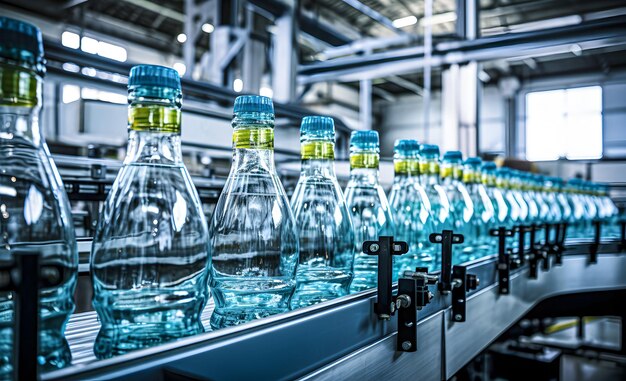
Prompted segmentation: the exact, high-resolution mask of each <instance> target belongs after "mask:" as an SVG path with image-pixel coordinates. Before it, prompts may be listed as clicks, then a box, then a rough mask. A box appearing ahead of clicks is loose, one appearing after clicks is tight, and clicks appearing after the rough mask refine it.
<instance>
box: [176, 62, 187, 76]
mask: <svg viewBox="0 0 626 381" xmlns="http://www.w3.org/2000/svg"><path fill="white" fill-rule="evenodd" d="M174 70H176V71H177V72H178V75H180V76H181V77H182V76H183V75H185V73H186V72H187V66H185V64H184V63H182V62H176V63H174Z"/></svg>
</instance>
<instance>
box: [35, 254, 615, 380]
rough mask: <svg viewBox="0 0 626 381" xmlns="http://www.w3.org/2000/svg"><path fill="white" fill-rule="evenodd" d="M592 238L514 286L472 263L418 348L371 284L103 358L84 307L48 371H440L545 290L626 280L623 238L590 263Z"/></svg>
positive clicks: (422, 316) (434, 375) (69, 376)
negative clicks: (464, 288)
mask: <svg viewBox="0 0 626 381" xmlns="http://www.w3.org/2000/svg"><path fill="white" fill-rule="evenodd" d="M588 247H589V245H588V244H581V243H578V244H575V245H572V244H571V243H570V245H569V246H568V251H567V254H566V255H565V256H564V258H563V266H560V267H552V268H551V269H550V270H549V271H548V272H543V271H541V272H540V274H539V279H536V280H534V279H529V278H528V277H527V272H528V268H527V267H523V268H520V269H517V270H515V271H514V272H513V273H512V274H511V295H506V296H500V295H498V292H497V285H496V263H495V258H493V257H490V258H486V259H483V260H480V261H476V262H475V263H471V264H468V272H471V273H474V274H477V275H478V276H479V278H480V279H481V284H480V286H479V288H478V289H477V290H476V291H473V292H471V293H470V296H469V298H468V301H467V321H466V322H464V323H452V321H451V318H450V307H449V306H450V300H449V299H450V297H449V296H447V297H444V296H442V295H440V294H439V293H435V294H436V295H435V298H434V300H433V301H432V302H431V303H430V304H429V305H428V306H426V307H425V308H424V309H423V310H422V311H420V313H419V323H418V351H417V352H413V353H399V352H396V351H395V346H396V343H395V330H396V324H397V323H396V319H395V318H392V320H391V321H388V322H385V321H379V320H378V319H377V317H376V316H375V315H374V313H373V304H374V303H375V301H376V292H375V290H369V291H364V292H361V293H359V294H354V295H350V296H348V297H345V298H342V299H340V300H334V301H331V302H327V303H323V304H320V305H317V306H312V307H308V308H304V309H300V310H297V311H292V312H289V313H286V314H283V315H279V316H274V317H271V318H267V319H262V320H258V321H255V322H251V323H248V324H245V325H243V326H239V327H233V328H228V329H224V330H220V331H214V332H207V333H204V334H201V335H197V336H194V337H190V338H185V339H182V340H179V341H177V342H174V343H169V344H166V345H162V346H159V347H155V348H150V349H146V350H141V351H136V352H133V353H129V354H127V355H124V356H119V357H116V358H113V359H108V360H102V361H93V360H91V357H89V356H86V355H84V356H83V357H79V355H80V354H83V353H86V352H87V351H88V350H89V340H88V337H89V335H90V334H91V335H93V334H95V332H96V331H97V323H95V321H94V319H93V316H94V315H93V314H90V315H88V314H83V315H81V316H77V317H74V318H73V319H72V323H71V326H68V339H69V341H70V343H71V346H72V350H73V351H76V352H75V355H76V356H77V358H76V361H75V365H73V366H71V367H69V368H66V369H62V370H59V371H55V372H51V373H48V374H45V375H43V379H44V380H77V379H94V378H97V379H116V380H124V379H150V380H167V379H169V377H166V376H165V374H166V373H165V371H167V372H170V373H174V374H178V375H182V376H186V377H191V378H192V379H198V380H202V379H207V380H209V379H210V380H235V379H254V380H279V379H297V378H300V379H305V380H312V379H321V380H337V379H347V378H350V379H377V378H379V379H387V380H392V379H420V380H441V379H442V378H448V377H450V376H452V375H453V374H454V373H455V372H456V371H458V370H459V369H460V368H461V367H462V366H463V365H465V364H466V363H467V362H469V361H470V360H471V359H472V358H473V357H475V356H476V354H478V353H480V351H482V350H483V349H484V348H485V347H486V346H487V345H489V343H491V342H492V341H493V340H495V339H496V338H497V337H498V336H499V335H500V334H502V333H503V332H504V331H505V330H506V329H507V328H508V327H510V326H511V325H512V324H514V323H515V322H516V321H517V320H518V319H519V318H521V317H522V316H524V314H525V313H526V312H528V311H529V310H530V309H531V308H532V307H533V306H534V305H535V304H536V303H538V302H539V301H540V300H542V299H545V298H547V297H550V296H555V295H558V294H565V293H571V292H580V291H598V290H610V289H620V288H621V289H624V288H626V255H621V254H615V253H618V249H617V245H616V244H605V245H602V247H601V251H600V252H601V254H600V255H599V258H598V263H597V264H588V263H587V255H586V253H587V251H588ZM206 313H208V311H206V310H205V314H206ZM77 329H82V330H83V332H82V333H78V332H77V331H75V330H77ZM89 332H91V333H89ZM91 337H93V336H91ZM80 340H82V341H80Z"/></svg>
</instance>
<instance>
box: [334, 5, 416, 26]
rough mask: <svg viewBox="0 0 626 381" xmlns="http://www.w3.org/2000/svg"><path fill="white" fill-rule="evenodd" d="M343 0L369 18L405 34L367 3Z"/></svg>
mask: <svg viewBox="0 0 626 381" xmlns="http://www.w3.org/2000/svg"><path fill="white" fill-rule="evenodd" d="M343 2H344V3H346V4H348V5H349V6H351V7H352V8H354V9H356V10H357V11H359V12H361V13H363V14H364V15H366V16H368V17H369V18H371V19H373V20H375V21H378V22H379V23H380V24H382V25H383V26H385V27H387V28H389V29H391V30H392V31H394V32H396V33H398V34H405V33H406V32H404V31H403V30H400V29H398V28H396V27H395V26H394V25H393V22H392V21H391V20H389V19H388V18H387V17H385V16H383V15H381V14H380V13H378V12H376V11H375V10H373V9H372V8H370V7H368V6H367V5H365V4H363V3H361V2H360V1H358V0H343Z"/></svg>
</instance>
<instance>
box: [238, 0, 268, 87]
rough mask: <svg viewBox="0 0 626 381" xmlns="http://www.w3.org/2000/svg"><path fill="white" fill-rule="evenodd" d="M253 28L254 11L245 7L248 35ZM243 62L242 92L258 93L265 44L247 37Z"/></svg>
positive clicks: (263, 69) (263, 62) (263, 65)
mask: <svg viewBox="0 0 626 381" xmlns="http://www.w3.org/2000/svg"><path fill="white" fill-rule="evenodd" d="M253 30H254V12H252V10H251V9H250V8H248V9H246V31H247V33H248V36H251V35H252V31H253ZM243 49H244V50H243V63H242V65H241V80H242V81H243V92H244V93H246V94H258V93H259V91H260V89H261V78H262V77H263V72H264V71H265V59H264V57H265V45H264V44H263V43H262V42H261V41H257V40H255V39H253V38H251V37H248V39H247V40H246V44H245V45H244V48H243Z"/></svg>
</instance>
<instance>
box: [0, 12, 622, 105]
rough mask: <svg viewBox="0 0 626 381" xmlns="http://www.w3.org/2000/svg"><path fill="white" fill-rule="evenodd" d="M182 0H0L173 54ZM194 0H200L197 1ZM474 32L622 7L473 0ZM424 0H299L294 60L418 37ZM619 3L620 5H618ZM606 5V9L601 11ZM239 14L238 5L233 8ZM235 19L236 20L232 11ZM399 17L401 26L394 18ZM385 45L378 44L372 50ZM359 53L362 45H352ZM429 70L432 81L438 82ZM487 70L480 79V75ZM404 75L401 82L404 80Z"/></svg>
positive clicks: (567, 57)
mask: <svg viewBox="0 0 626 381" xmlns="http://www.w3.org/2000/svg"><path fill="white" fill-rule="evenodd" d="M184 3H185V2H184V0H167V1H157V0H98V1H95V0H91V1H90V0H31V1H23V0H0V4H8V5H10V6H12V7H14V8H20V9H22V10H26V11H28V12H31V13H34V14H38V15H40V16H43V17H46V18H50V19H52V20H55V21H61V22H62V23H65V24H67V25H71V26H74V27H78V28H86V29H90V30H93V31H96V32H99V33H102V34H106V35H111V36H113V37H116V38H120V39H124V40H127V41H132V42H135V43H138V44H141V45H144V46H148V47H151V48H153V49H157V50H159V51H163V52H168V53H171V54H176V55H181V50H182V49H181V44H179V43H177V41H176V37H177V36H178V34H180V33H182V32H183V29H184V21H185V15H184V12H185V10H184ZM197 3H198V4H199V3H201V2H197ZM459 3H462V2H459V1H457V0H434V1H433V11H432V14H433V16H432V18H431V22H430V23H429V24H430V25H431V27H432V33H433V43H435V44H436V43H438V42H442V41H453V40H458V39H459V37H458V34H457V31H456V17H457V14H458V13H459V12H458V9H457V7H458V6H459V5H458V4H459ZM479 3H480V16H479V17H480V35H481V36H494V35H499V34H503V33H510V32H518V31H527V30H533V29H540V28H543V27H546V28H548V27H554V26H559V25H567V23H572V22H575V21H576V18H577V17H578V18H581V17H582V16H583V15H587V14H594V15H595V17H603V14H605V15H607V16H608V15H609V12H613V11H615V9H617V10H618V11H619V10H620V9H621V11H622V12H626V11H625V9H626V1H615V0H594V1H579V0H479ZM424 4H425V2H424V1H413V0H358V1H357V0H301V1H300V14H299V21H300V37H299V42H300V62H301V63H302V64H307V63H313V62H316V61H317V60H320V59H324V53H325V51H327V50H328V49H332V48H336V47H337V46H341V45H344V44H347V43H349V42H351V41H358V40H363V39H375V38H394V37H397V36H410V38H409V39H408V40H407V41H408V43H405V45H404V46H411V45H421V44H422V43H423V34H424V33H423V32H424V26H425V23H428V21H427V20H426V19H425V10H424ZM272 6H274V7H280V6H284V5H282V3H281V2H280V0H263V1H262V0H251V1H250V2H249V9H250V10H251V11H252V14H253V17H254V30H255V38H258V39H269V33H270V29H271V28H269V27H268V26H271V23H272V18H273V15H272V12H270V11H268V10H267V9H268V8H270V7H272ZM620 7H622V8H620ZM609 10H612V11H609ZM239 13H240V14H242V15H243V14H245V12H239ZM240 22H242V23H243V20H242V18H241V17H240ZM402 25H404V26H402ZM210 40H211V39H210V35H209V34H208V33H200V34H199V36H198V38H197V40H196V41H195V45H196V52H197V57H198V58H199V57H200V56H201V54H202V53H204V52H206V51H210V49H211V46H210ZM384 49H387V47H385V48H381V49H379V51H380V50H384ZM356 54H363V52H356ZM625 66H626V46H622V47H617V48H616V47H612V48H611V49H595V50H593V51H582V52H579V51H573V52H572V54H560V55H555V56H552V57H550V56H549V57H537V58H530V59H526V60H513V61H510V62H509V61H506V62H504V63H503V62H502V61H501V60H499V61H495V62H488V63H486V64H485V65H484V72H485V74H486V76H483V78H484V79H485V80H487V81H497V79H498V78H499V77H501V76H509V75H515V76H518V77H520V78H521V79H524V78H532V77H535V76H546V75H558V74H561V73H565V72H576V71H580V72H589V71H597V72H609V71H611V70H615V69H617V68H622V67H625ZM438 77H439V76H438V71H437V70H435V71H434V78H433V86H434V87H435V88H436V87H438V86H439V83H440V78H438ZM487 78H488V79H487ZM422 81H423V79H422V75H421V74H420V73H415V74H407V75H403V76H402V77H399V78H391V79H389V78H382V79H380V80H377V81H375V82H374V84H375V86H376V87H378V88H379V89H381V90H383V91H386V92H389V93H392V94H402V93H414V92H415V91H412V90H411V86H410V84H411V83H412V84H417V85H420V84H421V83H422ZM407 82H408V83H409V84H408V85H407Z"/></svg>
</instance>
